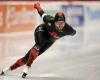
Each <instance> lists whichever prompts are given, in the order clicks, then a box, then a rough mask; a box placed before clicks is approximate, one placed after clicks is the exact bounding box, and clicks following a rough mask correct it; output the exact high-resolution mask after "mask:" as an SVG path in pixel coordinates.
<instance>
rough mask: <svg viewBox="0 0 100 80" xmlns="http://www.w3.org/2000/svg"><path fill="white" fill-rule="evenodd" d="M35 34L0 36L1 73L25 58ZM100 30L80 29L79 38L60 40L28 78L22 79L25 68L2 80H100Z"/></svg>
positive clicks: (41, 56)
mask: <svg viewBox="0 0 100 80" xmlns="http://www.w3.org/2000/svg"><path fill="white" fill-rule="evenodd" d="M33 33H34V32H33V31H31V32H16V33H9V34H7V33H4V34H1V35H0V71H1V70H2V69H3V68H5V67H7V66H9V65H11V64H12V63H14V62H15V61H16V60H17V59H18V58H20V57H22V56H24V55H25V54H26V52H27V51H28V50H29V49H30V48H31V47H32V46H33V45H34V35H33ZM99 34H100V30H98V29H97V30H96V31H92V30H91V31H88V33H87V32H85V33H84V31H81V30H77V34H76V35H75V36H73V37H72V36H66V37H64V38H61V39H60V40H58V41H57V42H56V43H55V44H54V45H53V46H52V47H51V48H50V49H48V50H47V51H46V52H45V53H44V54H42V55H40V56H39V57H38V58H37V59H36V60H35V61H34V63H33V65H32V67H31V69H30V72H29V75H28V76H27V78H26V79H22V78H21V74H22V70H23V68H24V67H25V66H23V67H21V68H18V69H17V70H14V71H12V72H8V73H7V74H6V75H5V76H0V80H100V35H99Z"/></svg>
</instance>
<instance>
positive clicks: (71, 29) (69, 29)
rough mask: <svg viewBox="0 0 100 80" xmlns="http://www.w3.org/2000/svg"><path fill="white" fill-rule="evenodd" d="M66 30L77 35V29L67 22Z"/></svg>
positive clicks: (69, 33)
mask: <svg viewBox="0 0 100 80" xmlns="http://www.w3.org/2000/svg"><path fill="white" fill-rule="evenodd" d="M66 32H67V34H68V35H71V36H73V35H75V34H76V30H75V29H74V28H73V27H72V26H71V25H69V24H67V23H66Z"/></svg>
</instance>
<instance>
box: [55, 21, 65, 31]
mask: <svg viewBox="0 0 100 80" xmlns="http://www.w3.org/2000/svg"><path fill="white" fill-rule="evenodd" d="M64 26H65V21H56V22H55V27H56V29H57V30H58V31H61V30H62V29H63V28H64Z"/></svg>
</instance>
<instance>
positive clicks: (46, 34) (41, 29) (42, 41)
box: [22, 12, 76, 62]
mask: <svg viewBox="0 0 100 80" xmlns="http://www.w3.org/2000/svg"><path fill="white" fill-rule="evenodd" d="M39 14H40V16H41V17H43V21H44V23H43V24H40V25H39V26H38V27H37V28H36V30H35V35H34V36H35V42H36V43H35V45H34V46H33V48H35V49H36V50H37V51H39V55H40V54H42V53H43V52H44V51H46V50H47V49H48V48H49V47H50V46H51V45H52V44H53V43H54V42H55V41H56V40H57V39H59V38H61V37H63V36H66V35H74V34H75V33H76V31H75V30H74V29H73V28H72V27H71V26H70V25H68V24H67V23H65V26H64V28H63V29H62V31H61V32H59V31H57V30H56V28H55V24H54V23H55V21H54V17H52V16H50V15H45V13H44V12H39ZM28 58H29V52H28V53H27V54H26V55H25V56H24V57H23V58H22V59H23V61H24V62H26V61H27V60H28Z"/></svg>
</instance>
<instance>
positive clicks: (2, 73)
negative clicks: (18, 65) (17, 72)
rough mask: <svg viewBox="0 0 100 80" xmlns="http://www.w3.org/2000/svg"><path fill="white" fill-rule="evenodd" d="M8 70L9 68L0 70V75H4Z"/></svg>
mask: <svg viewBox="0 0 100 80" xmlns="http://www.w3.org/2000/svg"><path fill="white" fill-rule="evenodd" d="M9 70H10V68H9V67H6V68H5V69H3V70H2V72H1V73H0V75H4V74H5V73H7V72H8V71H9Z"/></svg>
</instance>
